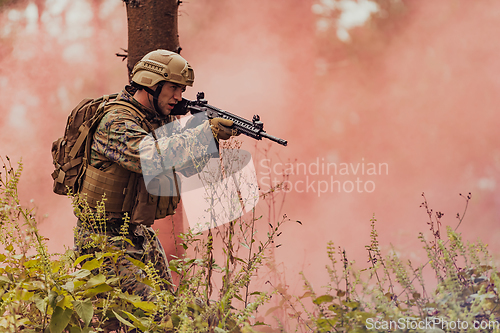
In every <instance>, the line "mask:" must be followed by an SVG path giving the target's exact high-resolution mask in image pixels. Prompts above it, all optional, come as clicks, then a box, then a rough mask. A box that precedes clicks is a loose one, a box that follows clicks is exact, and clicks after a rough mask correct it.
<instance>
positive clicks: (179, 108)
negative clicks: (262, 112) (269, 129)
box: [170, 92, 287, 146]
mask: <svg viewBox="0 0 500 333" xmlns="http://www.w3.org/2000/svg"><path fill="white" fill-rule="evenodd" d="M188 112H191V114H192V115H195V114H197V113H200V112H203V113H205V115H206V116H207V118H208V119H212V118H223V119H229V120H232V121H233V123H234V125H233V128H234V129H235V130H236V131H238V133H241V134H245V135H246V136H249V137H251V138H253V139H255V140H262V138H266V139H269V140H271V141H274V142H277V143H279V144H280V145H283V146H286V145H287V141H286V140H283V139H280V138H277V137H275V136H273V135H270V134H267V133H266V131H264V123H263V122H262V121H260V117H259V115H254V116H253V118H252V121H250V120H247V119H245V118H242V117H240V116H237V115H235V114H232V113H229V112H227V111H224V110H221V109H219V108H217V107H215V106H213V105H210V104H208V101H207V100H206V99H205V93H203V92H199V93H198V94H197V95H196V101H191V100H189V99H185V98H183V99H182V101H181V102H179V103H177V105H176V106H175V108H174V110H172V112H170V114H171V115H185V114H186V113H188Z"/></svg>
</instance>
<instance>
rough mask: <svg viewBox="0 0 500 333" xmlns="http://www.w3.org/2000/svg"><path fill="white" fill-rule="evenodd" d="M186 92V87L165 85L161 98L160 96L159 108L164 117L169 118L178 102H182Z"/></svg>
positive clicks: (174, 84) (173, 84) (172, 84)
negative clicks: (183, 94)
mask: <svg viewBox="0 0 500 333" xmlns="http://www.w3.org/2000/svg"><path fill="white" fill-rule="evenodd" d="M185 90H186V86H184V85H181V84H177V83H172V82H166V83H165V84H164V85H163V88H162V90H161V93H160V96H158V106H159V107H160V111H161V113H162V114H163V115H164V116H168V115H169V114H170V112H171V111H172V109H173V108H174V106H175V104H177V102H180V101H181V100H182V93H183V92H184V91H185Z"/></svg>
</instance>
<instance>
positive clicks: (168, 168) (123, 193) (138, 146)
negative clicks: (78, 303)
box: [75, 50, 233, 300]
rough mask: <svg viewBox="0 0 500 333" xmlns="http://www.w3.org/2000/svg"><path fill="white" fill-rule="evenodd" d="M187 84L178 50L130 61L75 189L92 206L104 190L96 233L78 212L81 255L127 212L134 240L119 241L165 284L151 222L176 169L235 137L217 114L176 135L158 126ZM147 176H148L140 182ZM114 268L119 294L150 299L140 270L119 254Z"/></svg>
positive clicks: (199, 161)
mask: <svg viewBox="0 0 500 333" xmlns="http://www.w3.org/2000/svg"><path fill="white" fill-rule="evenodd" d="M193 81H194V72H193V69H192V68H191V66H190V65H189V64H188V62H187V61H186V60H185V59H184V58H183V57H181V56H180V55H179V54H177V53H174V52H170V51H166V50H156V51H152V52H150V53H148V54H147V55H146V56H144V57H143V58H142V59H141V61H139V62H138V63H137V64H136V65H135V67H134V69H133V72H132V83H131V84H132V86H126V87H125V89H124V90H122V91H121V93H120V94H119V95H118V97H117V99H116V101H115V102H111V103H109V104H108V106H107V109H106V111H107V112H106V114H105V115H104V117H103V118H102V120H101V122H100V123H99V125H98V127H97V129H96V131H95V134H94V136H93V140H92V143H91V158H90V161H89V166H88V168H87V169H86V171H85V175H84V178H83V185H82V189H81V194H83V195H84V196H86V200H87V202H88V205H89V207H90V208H91V210H93V211H95V210H96V208H97V207H98V202H99V201H101V200H102V195H103V193H105V209H106V217H107V220H106V225H105V226H104V227H105V228H104V229H105V230H102V228H99V227H98V226H95V225H92V224H91V223H89V221H84V219H82V217H81V216H82V215H80V218H79V220H78V223H77V229H76V235H75V245H76V248H77V249H79V251H80V252H81V253H82V254H83V253H89V252H92V251H95V250H96V248H97V246H96V244H94V245H93V246H92V245H91V244H93V243H92V238H91V236H92V235H93V234H96V233H101V234H105V235H108V236H111V237H114V236H119V235H120V230H122V232H123V225H124V215H125V214H127V215H128V216H129V217H130V223H129V229H128V231H127V232H128V234H127V235H126V236H127V237H128V238H129V239H130V240H131V241H132V243H133V245H130V244H129V243H127V242H121V243H120V244H118V245H117V246H124V247H125V250H126V254H127V255H129V256H131V257H132V258H135V259H137V260H140V261H142V262H143V263H148V262H152V263H153V264H154V267H155V268H156V269H157V270H158V273H159V275H160V277H161V278H162V279H164V280H165V281H168V283H170V282H171V276H170V273H169V269H168V263H167V258H166V256H165V252H164V250H163V248H162V246H161V244H160V242H159V240H158V238H157V237H156V235H155V233H154V231H153V230H152V228H151V225H152V224H153V223H154V220H155V219H160V218H163V217H165V216H167V215H172V214H174V213H175V208H176V206H177V203H178V201H179V184H178V179H177V176H176V174H175V173H176V172H181V173H183V174H184V175H191V174H194V173H196V172H198V171H199V168H200V166H203V157H204V156H207V155H210V154H211V153H213V152H214V151H215V152H217V151H218V149H217V148H216V145H214V144H213V143H214V138H215V140H216V141H217V140H227V139H229V137H230V136H231V135H233V131H232V130H231V129H230V127H231V126H232V125H233V123H232V121H230V120H224V119H221V118H214V119H211V120H210V121H209V120H205V121H202V122H201V124H199V125H198V126H188V127H192V128H188V129H186V130H184V131H182V132H180V133H174V131H172V130H171V128H173V126H170V129H169V128H168V126H164V125H166V124H168V123H171V122H172V121H174V120H175V116H172V114H175V108H176V105H177V103H179V102H180V101H181V100H182V93H183V92H184V91H185V89H186V86H192V85H193ZM134 90H135V91H134ZM172 167H175V169H174V168H172ZM146 173H147V175H146ZM145 176H148V177H147V178H148V179H151V178H153V180H152V181H149V182H148V184H146V182H145ZM155 187H156V188H157V189H158V188H159V187H163V188H164V187H169V188H170V189H172V192H171V193H172V194H171V195H170V196H161V195H158V194H159V193H155V192H154V191H152V190H151V188H153V189H154V188H155ZM89 244H90V245H89ZM110 266H111V265H110ZM118 268H119V269H118V270H119V271H118V275H121V276H122V277H123V280H122V284H121V286H122V289H123V290H124V291H126V292H128V293H129V294H136V295H139V296H141V298H142V299H143V300H151V292H152V289H151V287H149V286H147V285H145V284H143V283H140V282H138V279H137V277H140V276H143V275H144V273H143V272H142V271H141V270H140V269H139V268H137V267H136V266H135V265H132V264H131V263H130V261H128V260H127V259H125V258H124V257H123V258H120V259H119V260H118ZM110 269H111V268H110ZM168 283H167V284H168ZM164 287H165V288H167V289H168V288H169V286H168V285H167V286H164Z"/></svg>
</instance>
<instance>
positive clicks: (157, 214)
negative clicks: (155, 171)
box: [130, 173, 180, 225]
mask: <svg viewBox="0 0 500 333" xmlns="http://www.w3.org/2000/svg"><path fill="white" fill-rule="evenodd" d="M172 178H173V179H172ZM148 190H149V191H148ZM136 193H137V196H136V203H135V205H134V207H133V209H132V214H131V218H130V221H131V222H133V223H140V224H145V225H151V224H153V223H154V220H158V219H162V218H164V217H165V216H168V215H173V214H174V213H175V209H176V208H177V205H178V203H179V201H180V189H179V182H178V181H177V175H176V174H175V173H174V174H173V177H168V176H166V175H160V176H158V177H156V178H154V179H153V180H151V181H150V182H149V183H148V185H147V188H146V184H145V182H144V179H143V178H142V177H138V182H137V191H136ZM151 193H154V194H151ZM162 193H168V194H171V195H172V196H164V195H156V194H162Z"/></svg>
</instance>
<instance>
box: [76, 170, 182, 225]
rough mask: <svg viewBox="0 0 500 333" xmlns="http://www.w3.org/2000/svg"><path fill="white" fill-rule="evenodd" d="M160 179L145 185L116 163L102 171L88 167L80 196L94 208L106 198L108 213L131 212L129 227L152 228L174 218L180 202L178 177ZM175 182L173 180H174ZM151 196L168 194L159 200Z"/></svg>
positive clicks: (158, 197)
mask: <svg viewBox="0 0 500 333" xmlns="http://www.w3.org/2000/svg"><path fill="white" fill-rule="evenodd" d="M172 176H173V177H169V176H167V175H160V176H158V177H156V178H154V179H153V180H152V181H151V182H149V184H148V188H147V189H146V185H145V182H144V179H143V177H142V175H140V174H137V173H135V172H131V171H128V170H126V169H125V168H122V167H121V166H119V165H118V164H116V163H114V164H112V165H111V166H110V167H108V168H106V169H104V170H99V169H97V168H95V167H93V166H91V165H88V167H87V169H86V170H85V174H84V176H83V185H82V189H81V193H82V194H84V195H86V199H87V203H88V205H89V207H91V208H94V209H95V208H97V202H99V201H102V199H103V195H104V194H105V199H106V200H105V209H106V211H107V212H112V213H125V212H128V213H129V216H130V223H136V224H144V225H148V226H149V225H152V224H153V223H154V220H157V219H161V218H164V217H166V216H168V215H173V214H174V213H175V209H176V208H177V204H178V203H179V201H180V186H179V182H178V180H177V178H178V177H177V175H176V174H175V171H174V173H173V174H172ZM172 178H173V179H172ZM148 189H149V192H151V193H158V194H162V193H169V194H172V196H158V195H153V194H150V193H149V192H148Z"/></svg>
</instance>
